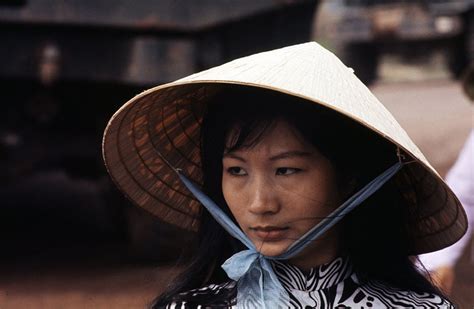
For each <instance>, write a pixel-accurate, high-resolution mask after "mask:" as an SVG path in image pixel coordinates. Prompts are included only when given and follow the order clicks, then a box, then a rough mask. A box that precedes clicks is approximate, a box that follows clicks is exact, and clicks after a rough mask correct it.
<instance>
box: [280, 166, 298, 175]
mask: <svg viewBox="0 0 474 309" xmlns="http://www.w3.org/2000/svg"><path fill="white" fill-rule="evenodd" d="M300 171H301V170H300V169H299V168H291V167H280V168H277V170H276V175H282V176H287V175H291V174H295V173H298V172H300Z"/></svg>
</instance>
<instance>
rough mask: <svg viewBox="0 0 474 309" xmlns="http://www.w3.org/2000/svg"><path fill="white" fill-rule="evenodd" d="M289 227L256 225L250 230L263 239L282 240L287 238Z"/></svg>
mask: <svg viewBox="0 0 474 309" xmlns="http://www.w3.org/2000/svg"><path fill="white" fill-rule="evenodd" d="M288 230H289V227H279V226H255V227H251V228H250V231H251V232H252V233H253V234H254V235H255V236H256V237H257V238H258V239H259V240H261V241H280V240H283V239H285V237H286V236H287V235H286V234H287V233H288Z"/></svg>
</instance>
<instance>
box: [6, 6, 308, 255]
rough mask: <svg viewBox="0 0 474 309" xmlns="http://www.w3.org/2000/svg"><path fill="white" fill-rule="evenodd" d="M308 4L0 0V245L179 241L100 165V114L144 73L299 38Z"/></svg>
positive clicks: (163, 73) (147, 79)
mask: <svg viewBox="0 0 474 309" xmlns="http://www.w3.org/2000/svg"><path fill="white" fill-rule="evenodd" d="M316 5H317V1H314V0H291V1H289V0H258V1H255V0H199V1H194V0H159V1H156V0H134V1H129V0H113V1H111V0H61V1H59V0H56V1H55V0H6V1H1V2H0V61H1V65H0V83H1V85H2V97H1V102H2V108H1V110H2V112H1V113H0V118H1V120H0V226H1V232H0V235H1V236H0V238H1V239H0V241H1V243H2V248H3V250H2V252H3V254H2V256H7V255H10V256H14V257H18V256H19V255H21V256H30V255H31V253H34V252H36V251H42V250H43V249H45V248H52V247H67V246H71V245H76V244H79V245H80V244H84V243H85V244H86V245H90V244H93V243H101V242H108V243H110V242H115V241H118V242H121V241H123V240H124V239H125V240H128V242H129V243H131V244H132V247H134V248H135V252H136V254H137V255H142V256H144V257H152V256H155V257H158V258H163V257H164V255H165V253H167V252H169V251H168V250H162V251H157V250H156V248H157V247H160V246H161V247H163V246H168V247H169V246H173V245H176V244H178V243H179V242H177V241H176V239H175V238H174V236H173V235H174V234H173V229H172V227H169V226H166V225H164V224H163V225H162V224H157V222H156V221H155V220H154V219H153V218H152V217H151V215H148V214H146V213H144V212H143V211H140V210H139V209H138V208H135V207H130V205H129V204H128V203H127V202H126V200H125V198H124V197H123V196H121V195H120V194H119V193H117V192H116V190H115V188H114V187H113V186H112V185H111V183H110V181H109V178H108V176H107V175H106V172H105V168H104V166H103V163H102V158H101V147H100V145H101V136H102V132H103V130H104V128H105V125H106V123H107V120H108V119H109V118H110V116H111V115H112V113H113V112H114V111H115V110H117V109H118V107H119V106H120V105H121V104H123V103H124V102H125V101H126V100H128V99H130V98H131V97H133V95H135V94H137V93H139V92H140V91H141V90H143V89H145V88H147V87H150V86H152V85H156V84H160V83H165V82H169V81H172V80H174V79H177V78H180V77H183V76H186V75H188V74H191V73H193V72H196V71H199V70H202V69H205V68H208V67H211V66H215V65H218V64H221V63H223V62H225V61H228V60H231V59H233V58H236V57H239V56H245V55H248V54H252V53H255V52H258V51H263V50H267V49H272V48H278V47H281V46H285V45H289V44H296V43H301V42H306V41H308V40H309V39H310V36H311V35H310V34H311V25H312V21H313V17H314V11H315V8H316ZM144 245H145V246H144ZM155 253H157V255H156V254H155ZM2 256H0V258H1V257H2Z"/></svg>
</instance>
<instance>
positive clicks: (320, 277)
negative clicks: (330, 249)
mask: <svg viewBox="0 0 474 309" xmlns="http://www.w3.org/2000/svg"><path fill="white" fill-rule="evenodd" d="M272 266H273V269H274V271H275V274H276V275H277V277H278V279H280V282H281V284H282V285H283V287H284V288H285V289H286V290H288V291H291V290H300V291H307V292H311V291H317V290H322V289H327V288H329V287H331V286H334V285H337V284H338V283H340V282H342V281H344V280H345V279H347V278H348V277H350V276H351V275H352V274H353V269H352V263H350V261H349V258H347V257H339V258H336V259H334V260H333V261H331V262H329V263H327V264H323V265H320V266H317V267H314V268H311V269H310V270H309V271H305V272H303V271H302V270H301V269H299V268H298V267H296V266H293V265H290V264H287V263H284V262H281V261H272Z"/></svg>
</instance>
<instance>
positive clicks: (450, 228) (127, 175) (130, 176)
mask: <svg viewBox="0 0 474 309" xmlns="http://www.w3.org/2000/svg"><path fill="white" fill-rule="evenodd" d="M223 84H227V85H228V84H232V85H235V87H257V88H263V89H269V90H273V91H276V92H280V93H284V94H288V95H292V96H296V97H300V98H303V99H306V100H308V101H309V102H312V103H314V104H319V105H322V106H325V107H327V108H330V109H332V110H335V111H337V112H339V113H341V114H343V115H345V116H347V117H350V118H351V119H353V120H354V121H357V122H358V123H360V124H362V125H364V126H366V127H367V128H369V129H371V130H372V131H373V132H374V134H379V135H381V136H382V137H384V138H385V139H387V140H388V141H390V142H391V143H393V144H395V145H396V146H398V147H399V149H400V150H401V152H403V153H404V155H405V156H406V157H408V158H410V159H412V160H415V161H416V163H413V164H408V165H405V166H404V168H403V169H402V171H400V172H399V174H400V175H398V178H399V180H398V183H399V185H400V186H402V187H403V188H404V192H405V193H404V199H405V200H406V202H407V204H408V210H409V214H410V215H409V216H410V222H408V223H407V224H408V228H409V235H410V237H411V240H412V242H411V243H412V248H411V252H410V253H412V254H418V253H424V252H430V251H434V250H438V249H441V248H444V247H446V246H448V245H450V244H452V243H454V242H455V241H457V240H458V239H459V238H460V237H461V236H462V235H463V234H464V233H465V230H466V228H467V221H466V215H465V213H464V210H463V208H462V206H461V204H460V203H459V201H458V199H457V198H456V196H455V195H454V194H453V193H452V191H451V190H450V189H449V187H448V186H447V185H446V184H445V183H444V181H443V180H442V179H441V177H440V176H439V175H438V173H437V172H436V171H435V170H434V169H433V167H432V166H431V165H430V164H429V163H428V161H427V160H426V158H425V157H424V156H423V154H422V153H421V151H420V150H419V149H418V147H417V146H416V145H415V144H414V143H413V141H412V140H411V139H410V138H409V137H408V135H407V134H406V132H405V131H404V130H403V129H402V128H401V126H400V125H399V124H398V122H397V121H396V120H395V119H394V118H393V116H392V115H391V114H390V113H389V112H388V111H387V110H386V109H385V107H384V106H383V105H382V104H381V103H380V102H379V101H378V100H377V98H376V97H375V96H374V95H373V94H372V93H371V92H370V90H369V89H368V88H367V87H366V86H365V85H364V84H363V83H362V82H361V81H359V79H358V78H357V77H356V76H355V75H354V73H353V70H352V69H350V68H348V67H346V66H345V65H344V64H343V63H342V62H341V61H340V60H339V59H338V58H337V57H336V56H335V55H334V54H332V53H331V52H329V51H328V50H326V49H324V48H323V47H321V46H320V45H318V44H317V43H315V42H310V43H305V44H300V45H294V46H289V47H285V48H281V49H277V50H273V51H269V52H263V53H259V54H255V55H252V56H248V57H244V58H240V59H237V60H234V61H231V62H229V63H226V64H223V65H221V66H218V67H215V68H211V69H209V70H206V71H203V72H200V73H196V74H193V75H191V76H188V77H185V78H183V79H180V80H177V81H175V82H172V83H168V84H165V85H161V86H158V87H155V88H152V89H149V90H147V91H144V92H143V93H141V94H139V95H137V96H136V97H134V98H133V99H131V100H130V101H128V102H127V103H126V104H125V105H124V106H122V108H120V109H119V110H118V111H117V112H116V113H115V114H114V115H113V117H112V119H111V120H110V122H109V124H108V126H107V128H106V130H105V133H104V140H103V153H104V160H105V163H106V166H107V168H108V171H109V173H110V175H111V177H112V179H113V180H114V182H115V183H116V184H117V186H118V187H119V188H120V189H121V190H122V191H123V192H124V193H125V194H126V195H127V196H128V198H129V199H130V200H131V201H133V202H134V203H135V204H136V205H138V206H140V207H142V208H144V209H146V210H148V211H149V212H151V213H153V214H154V215H156V216H157V217H159V218H161V219H162V220H164V221H166V222H168V223H171V224H174V225H177V226H179V227H182V228H183V229H188V230H196V228H197V227H198V225H199V211H200V207H201V206H200V205H199V203H198V202H197V201H196V200H195V199H194V197H193V196H192V195H191V193H189V192H188V191H187V190H186V188H185V187H184V186H183V185H182V184H181V182H180V181H179V179H178V178H177V176H176V174H175V173H174V172H173V171H172V169H171V168H170V167H169V166H168V164H170V165H171V166H173V167H175V168H181V169H183V170H184V172H185V173H186V174H187V175H189V176H190V178H192V179H193V180H194V181H196V182H197V183H199V182H200V180H201V169H200V149H199V144H200V136H199V134H200V130H199V129H200V121H201V117H202V113H203V110H204V107H205V104H206V101H208V99H209V98H210V97H212V96H213V95H214V94H215V93H216V92H218V91H219V89H220V88H222V86H223ZM407 188H409V189H410V190H406V189H407Z"/></svg>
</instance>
